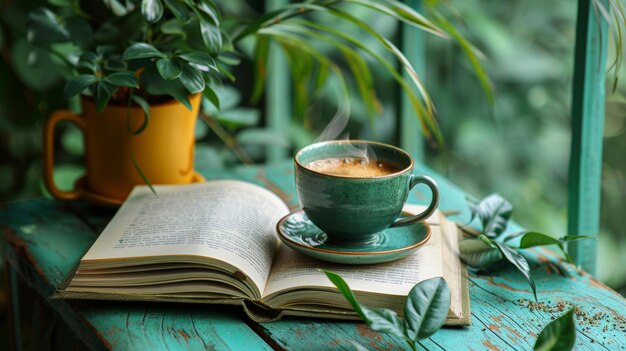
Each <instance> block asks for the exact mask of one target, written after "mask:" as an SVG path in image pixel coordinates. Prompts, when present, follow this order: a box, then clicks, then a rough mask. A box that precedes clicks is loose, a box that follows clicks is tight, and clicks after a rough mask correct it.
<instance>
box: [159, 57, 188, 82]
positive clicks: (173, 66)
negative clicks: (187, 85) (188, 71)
mask: <svg viewBox="0 0 626 351" xmlns="http://www.w3.org/2000/svg"><path fill="white" fill-rule="evenodd" d="M156 67H157V69H158V70H159V74H160V75H161V77H162V78H163V79H165V80H173V79H176V78H178V77H179V76H180V75H181V73H183V69H182V67H180V64H179V63H178V62H176V61H173V60H170V59H166V58H162V59H159V60H158V61H157V62H156Z"/></svg>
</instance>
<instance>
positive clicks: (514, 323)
mask: <svg viewBox="0 0 626 351" xmlns="http://www.w3.org/2000/svg"><path fill="white" fill-rule="evenodd" d="M416 172H417V173H425V174H428V175H432V176H434V177H435V178H436V179H437V181H438V182H439V184H440V187H441V194H442V196H441V203H440V209H441V210H444V211H454V212H458V213H459V214H458V216H456V217H452V219H453V220H457V221H459V222H464V221H467V219H468V218H469V214H468V209H467V206H466V205H465V196H466V195H465V193H464V192H463V191H461V190H460V189H459V188H458V187H456V186H455V185H453V184H452V183H450V182H449V181H447V180H446V179H444V178H443V177H441V176H438V175H437V174H435V173H434V172H433V171H431V170H429V169H427V168H425V167H423V166H418V169H417V171H416ZM204 173H205V174H204V175H205V176H206V177H207V178H208V179H218V178H236V179H243V180H248V181H251V182H254V183H256V184H259V185H262V186H265V187H267V188H269V189H271V190H272V191H274V192H276V193H277V194H278V195H279V196H280V197H281V198H283V200H285V201H286V202H287V203H288V204H289V205H290V206H291V207H292V208H295V207H296V205H297V196H296V194H295V187H294V182H293V167H292V165H291V163H285V164H281V165H278V166H273V167H267V168H264V167H250V166H246V167H240V168H236V169H233V170H230V171H214V172H204ZM422 191H423V192H422ZM429 197H430V195H429V194H427V189H426V188H425V187H424V189H422V188H420V187H418V188H417V190H416V191H414V192H413V194H412V195H411V202H414V203H420V202H427V201H428V200H429ZM113 214H114V211H113V210H105V209H98V208H95V207H92V206H90V205H88V204H86V203H82V202H77V203H72V204H63V203H60V202H57V201H53V200H49V199H39V200H32V201H24V202H16V203H12V204H9V205H4V206H3V207H2V208H0V234H1V237H2V240H0V243H2V247H3V251H4V257H5V258H6V259H7V260H8V261H9V263H10V264H11V265H12V267H14V268H15V269H16V270H17V271H18V272H19V273H20V274H21V275H22V276H23V277H24V278H25V279H26V280H27V281H28V282H29V284H30V285H31V286H32V287H33V288H34V289H36V290H37V292H39V294H41V295H42V296H43V297H44V298H47V297H49V296H50V295H51V294H52V292H53V291H54V289H55V288H56V287H57V286H58V285H59V284H60V283H61V282H62V281H63V280H64V279H66V278H67V276H68V275H69V274H70V273H71V271H72V269H73V268H74V267H75V265H76V264H77V262H78V261H79V260H80V257H81V256H82V255H83V254H84V253H85V252H86V251H87V249H88V248H89V246H90V245H91V244H92V243H93V241H94V240H95V239H96V238H97V235H98V233H99V232H100V231H101V230H102V229H103V228H104V226H105V225H106V223H107V222H108V220H109V219H110V218H111V216H112V215H113ZM519 229H520V228H519V227H518V226H515V225H513V226H512V228H509V230H512V231H514V230H519ZM533 229H541V228H533ZM525 256H526V257H527V258H528V259H529V262H530V264H531V266H532V267H533V271H532V273H533V276H534V277H535V280H536V283H537V289H538V292H537V295H538V297H539V302H538V303H536V302H534V300H533V297H532V294H531V293H530V291H529V287H528V284H527V283H526V282H525V280H524V278H523V277H522V276H521V275H520V274H519V273H518V272H516V271H515V270H514V269H511V268H510V267H502V268H498V269H496V270H494V271H492V272H490V273H489V275H478V274H475V273H472V274H470V299H471V309H472V325H471V326H470V327H465V328H446V329H442V330H440V331H439V332H437V333H436V334H435V335H434V336H432V337H431V338H429V339H426V340H422V341H420V345H419V346H420V349H424V350H438V349H445V350H528V349H532V346H533V345H534V342H535V339H536V337H537V334H538V333H539V332H540V330H541V329H542V328H543V327H544V326H545V325H546V324H547V323H549V322H550V321H551V320H552V319H554V318H556V317H557V316H559V315H560V314H562V313H564V312H565V311H566V310H567V309H568V308H570V307H574V308H575V309H576V324H577V331H578V333H577V341H576V349H577V350H626V300H624V298H622V297H621V296H620V295H619V294H617V293H615V292H614V291H612V290H611V289H609V288H607V287H606V286H604V285H603V284H602V283H600V282H598V281H597V280H595V279H594V278H593V277H591V276H589V275H588V274H586V273H585V272H583V271H580V270H578V269H576V267H573V266H571V265H569V264H567V263H564V262H563V261H562V260H561V259H560V258H559V257H558V256H557V255H556V254H554V253H553V252H552V251H550V250H548V249H537V250H527V251H526V252H525ZM49 303H50V305H51V306H52V307H53V308H54V309H55V310H56V311H58V312H59V314H60V315H61V317H62V318H63V319H64V320H65V321H66V322H67V323H68V325H69V326H70V327H71V328H72V329H73V330H74V332H75V333H76V334H77V335H78V336H79V337H80V338H81V339H82V340H83V341H84V342H85V343H86V344H87V345H88V346H89V347H91V348H93V349H114V350H142V349H145V350H153V349H165V350H206V349H210V350H213V349H215V350H267V349H272V348H274V349H287V350H326V349H339V350H342V349H345V350H354V349H355V347H354V345H353V343H354V342H356V343H359V344H361V345H363V346H365V347H367V348H368V349H372V350H395V349H404V348H405V346H404V345H403V343H402V342H401V341H400V340H398V339H397V338H395V337H390V336H384V335H381V334H378V333H375V332H372V331H370V330H369V329H368V328H367V327H365V325H364V324H362V323H351V322H335V321H325V320H314V319H298V318H289V319H285V320H283V321H280V322H275V323H263V324H256V323H253V322H251V321H249V320H247V319H246V317H245V315H244V314H243V313H242V311H240V310H239V309H238V308H233V307H224V306H196V305H186V304H180V305H174V304H158V303H152V304H150V303H109V302H73V301H57V300H53V301H49Z"/></svg>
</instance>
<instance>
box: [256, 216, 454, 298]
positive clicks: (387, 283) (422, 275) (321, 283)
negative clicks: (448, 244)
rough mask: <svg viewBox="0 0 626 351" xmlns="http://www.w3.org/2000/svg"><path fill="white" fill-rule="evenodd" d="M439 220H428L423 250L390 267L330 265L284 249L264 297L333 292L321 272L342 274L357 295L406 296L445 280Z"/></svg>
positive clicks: (385, 264) (433, 217) (276, 261)
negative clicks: (429, 282) (315, 290)
mask: <svg viewBox="0 0 626 351" xmlns="http://www.w3.org/2000/svg"><path fill="white" fill-rule="evenodd" d="M423 209H424V208H423V207H421V206H414V205H407V206H405V211H407V212H410V213H418V212H420V211H422V210H423ZM439 216H440V214H439V212H435V214H434V215H432V216H431V217H430V218H429V219H428V220H427V223H429V225H430V228H431V233H432V234H431V238H430V240H429V241H428V242H427V243H426V244H425V245H424V246H422V248H420V249H419V250H418V251H417V252H416V253H414V254H412V255H410V256H409V257H406V258H404V259H401V260H398V261H393V262H388V263H381V264H373V265H355V266H349V265H340V264H333V263H327V262H323V261H319V260H316V259H313V258H309V257H307V256H304V255H302V254H300V253H298V252H296V251H294V250H292V249H291V248H289V247H287V246H286V245H281V247H280V249H279V251H278V252H277V253H276V257H275V259H274V263H273V266H272V271H271V273H270V276H269V279H268V281H267V285H266V286H265V291H264V293H263V296H269V295H271V294H274V293H276V292H279V291H282V290H288V289H298V288H301V287H305V286H307V287H330V288H334V285H333V284H332V283H331V282H330V280H328V278H327V277H326V275H324V274H323V273H321V272H319V269H325V270H329V271H333V272H335V273H337V274H339V275H340V276H341V277H342V278H344V280H345V281H346V282H347V283H348V285H349V286H350V288H351V289H352V290H354V291H364V292H371V293H379V294H388V295H403V296H406V295H408V293H409V291H410V290H411V289H412V288H413V286H414V285H415V284H416V283H418V282H420V281H423V280H426V279H429V278H433V277H441V276H443V264H442V258H441V244H442V240H441V232H440V228H439Z"/></svg>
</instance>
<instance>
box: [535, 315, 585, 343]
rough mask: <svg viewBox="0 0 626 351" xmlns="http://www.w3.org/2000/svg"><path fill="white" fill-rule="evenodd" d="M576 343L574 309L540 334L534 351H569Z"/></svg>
mask: <svg viewBox="0 0 626 351" xmlns="http://www.w3.org/2000/svg"><path fill="white" fill-rule="evenodd" d="M575 343H576V323H575V321H574V309H573V308H572V309H570V310H569V311H567V312H565V314H563V315H562V316H560V317H559V318H557V319H555V320H553V321H552V322H550V323H549V324H548V325H546V327H545V328H543V330H542V331H541V333H539V336H538V337H537V341H536V342H535V346H534V348H533V350H535V351H569V350H571V349H573V348H574V344H575Z"/></svg>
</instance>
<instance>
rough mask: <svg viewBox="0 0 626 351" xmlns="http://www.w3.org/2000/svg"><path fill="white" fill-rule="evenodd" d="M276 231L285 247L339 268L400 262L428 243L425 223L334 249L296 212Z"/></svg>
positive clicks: (304, 215) (428, 231)
mask: <svg viewBox="0 0 626 351" xmlns="http://www.w3.org/2000/svg"><path fill="white" fill-rule="evenodd" d="M276 231H277V233H278V236H279V237H280V239H281V240H282V241H283V243H285V245H287V246H289V247H291V248H292V249H294V250H296V251H298V252H300V253H302V254H304V255H307V256H310V257H313V258H316V259H318V260H321V261H327V262H333V263H342V264H373V263H382V262H390V261H395V260H398V259H401V258H404V257H406V256H408V255H410V254H412V253H413V252H415V251H417V250H418V249H419V248H421V247H422V246H423V245H424V244H425V243H426V242H428V239H430V227H429V226H428V224H425V223H416V224H413V225H409V226H405V227H401V228H390V229H387V230H383V231H382V232H379V233H376V234H374V236H373V240H372V241H371V242H369V243H368V244H365V245H358V246H354V245H337V244H333V243H332V242H328V236H327V235H326V233H324V232H323V231H322V230H321V229H319V228H318V227H316V226H315V224H313V223H312V222H311V221H310V220H309V219H308V218H307V216H306V214H305V213H304V212H303V211H302V210H300V211H296V212H292V213H290V214H288V215H287V216H285V217H283V219H281V220H280V221H279V222H278V224H277V225H276Z"/></svg>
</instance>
